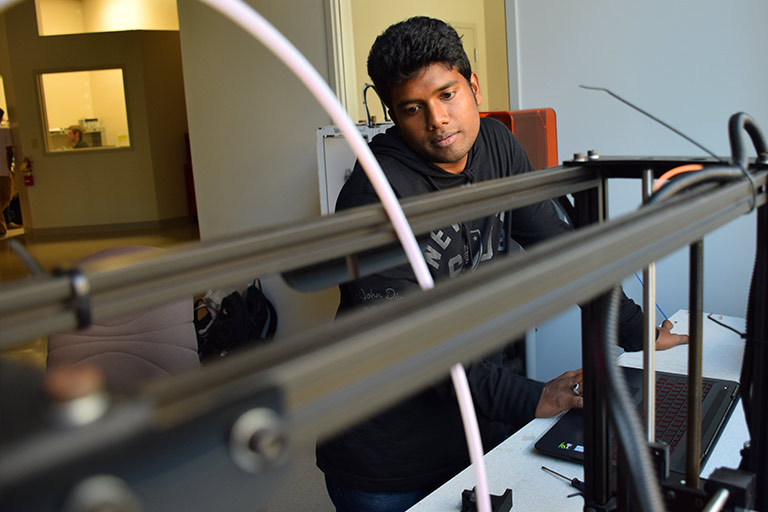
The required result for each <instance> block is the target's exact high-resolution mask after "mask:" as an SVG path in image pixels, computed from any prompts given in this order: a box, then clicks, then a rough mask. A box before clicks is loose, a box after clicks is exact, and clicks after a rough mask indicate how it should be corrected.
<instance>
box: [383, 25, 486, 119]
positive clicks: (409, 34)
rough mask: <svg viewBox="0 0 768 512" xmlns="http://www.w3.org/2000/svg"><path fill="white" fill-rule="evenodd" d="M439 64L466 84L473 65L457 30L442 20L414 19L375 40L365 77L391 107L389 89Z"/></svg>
mask: <svg viewBox="0 0 768 512" xmlns="http://www.w3.org/2000/svg"><path fill="white" fill-rule="evenodd" d="M435 62H442V63H443V64H445V65H446V66H447V67H449V68H456V70H457V71H458V72H459V73H461V74H462V76H464V78H466V79H467V82H469V80H470V77H471V76H472V66H471V65H470V63H469V59H468V58H467V53H466V52H465V51H464V47H463V46H462V44H461V38H460V37H459V34H458V33H456V30H455V29H454V28H453V27H451V26H450V25H448V24H447V23H445V22H444V21H441V20H436V19H434V18H427V17H425V16H416V17H413V18H410V19H407V20H405V21H401V22H400V23H396V24H394V25H392V26H390V27H389V28H388V29H387V30H385V31H384V32H383V33H382V34H381V35H380V36H379V37H377V38H376V41H374V43H373V46H372V47H371V52H370V53H369V54H368V75H369V76H370V77H371V79H373V85H374V86H375V87H376V92H378V93H379V96H380V97H381V99H382V101H384V103H385V104H386V105H387V106H388V107H389V108H392V88H393V87H395V86H398V85H400V84H403V83H405V82H407V81H408V80H410V79H412V78H414V77H415V76H416V75H418V74H419V72H420V71H421V69H422V68H424V67H426V66H429V65H430V64H432V63H435Z"/></svg>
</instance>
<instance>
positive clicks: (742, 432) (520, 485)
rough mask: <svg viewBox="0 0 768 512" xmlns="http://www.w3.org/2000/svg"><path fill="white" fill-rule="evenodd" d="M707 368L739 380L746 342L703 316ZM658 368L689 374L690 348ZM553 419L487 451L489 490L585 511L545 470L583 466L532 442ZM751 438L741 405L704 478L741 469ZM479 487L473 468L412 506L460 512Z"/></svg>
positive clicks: (667, 354) (662, 356)
mask: <svg viewBox="0 0 768 512" xmlns="http://www.w3.org/2000/svg"><path fill="white" fill-rule="evenodd" d="M715 318H716V319H717V320H718V321H720V322H723V323H725V324H727V325H730V326H732V327H734V328H735V329H737V330H739V331H740V332H744V331H745V321H744V319H740V318H734V317H723V316H719V315H716V316H715ZM670 320H671V321H672V322H673V323H675V326H676V327H675V328H674V329H673V332H680V333H685V332H687V331H688V311H685V310H681V311H678V312H677V313H675V314H674V315H672V316H671V317H670ZM703 326H704V332H703V339H704V352H703V358H702V359H703V370H702V373H703V375H704V376H705V377H715V378H721V379H729V380H735V381H738V380H739V372H740V369H741V359H742V354H743V351H744V343H743V340H741V338H740V337H739V336H738V334H736V333H734V332H732V331H730V330H728V329H726V328H725V327H721V326H719V325H717V324H716V323H714V322H712V321H711V320H708V319H707V318H706V315H704V320H703ZM619 361H620V363H621V364H622V365H624V366H633V367H642V353H640V352H634V353H626V354H622V356H621V357H620V358H619ZM656 369H657V370H660V371H667V372H676V373H687V372H688V347H687V345H683V346H677V347H674V348H672V349H669V350H666V351H662V352H656ZM556 420H557V417H555V418H537V419H535V420H533V421H532V422H530V423H529V424H528V425H526V426H525V427H523V428H522V429H521V430H519V431H517V432H516V433H515V435H513V436H512V437H510V438H509V439H507V440H506V441H504V442H503V443H501V444H500V445H499V446H497V447H496V448H494V449H493V450H491V451H490V452H489V453H487V454H486V455H485V457H484V458H483V460H484V461H485V465H486V472H487V474H488V488H489V491H490V492H491V494H496V495H500V494H503V493H504V491H505V490H506V489H507V488H509V489H512V501H513V503H514V505H513V510H532V511H535V510H542V511H550V510H558V511H568V510H573V511H579V512H580V511H581V510H583V506H584V500H583V499H582V498H581V497H578V496H576V497H573V498H566V496H568V495H569V494H572V493H574V492H576V489H574V488H573V487H571V486H570V485H569V483H568V482H566V481H565V480H563V479H560V478H557V477H555V476H553V475H550V474H549V473H547V472H545V471H543V470H542V469H541V466H547V467H548V468H551V469H553V470H555V471H557V472H558V473H562V474H563V475H566V476H568V477H571V478H572V477H578V478H579V479H583V478H584V467H583V466H582V465H581V464H578V463H575V462H568V461H564V460H558V459H554V458H552V457H547V456H544V455H541V454H539V453H538V452H536V451H535V450H534V448H533V445H534V443H536V441H537V440H538V439H539V437H541V436H542V435H543V434H544V432H546V431H547V430H548V429H549V427H551V426H552V425H553V424H554V423H555V421H556ZM748 438H749V434H748V431H747V426H746V422H745V420H744V412H743V409H742V407H741V405H740V404H739V405H738V406H737V408H736V410H735V411H734V412H733V415H732V416H731V419H730V421H729V422H728V425H726V428H725V430H724V431H723V434H722V435H721V436H720V439H719V440H718V442H717V445H715V448H714V450H713V452H712V454H711V455H710V457H709V460H708V461H707V464H706V465H705V466H704V467H703V468H702V471H701V476H702V477H704V478H706V477H707V476H709V475H710V474H711V473H712V471H714V470H715V469H716V468H718V467H722V466H725V467H731V468H735V467H738V464H739V462H740V461H741V456H740V455H739V450H741V448H742V446H743V444H744V441H746V440H747V439H748ZM474 486H475V479H474V473H473V472H472V468H467V469H465V470H464V471H462V472H461V473H459V474H458V475H456V476H455V477H454V478H452V479H451V480H449V481H448V482H446V483H445V484H444V485H443V486H441V487H440V488H439V489H437V490H436V491H435V492H433V493H432V494H430V495H429V496H427V497H426V498H424V499H423V500H422V501H420V502H419V503H417V504H416V505H414V506H413V507H412V508H411V509H410V510H411V511H412V512H426V511H458V510H461V492H462V491H463V490H464V489H472V488H473V487H474Z"/></svg>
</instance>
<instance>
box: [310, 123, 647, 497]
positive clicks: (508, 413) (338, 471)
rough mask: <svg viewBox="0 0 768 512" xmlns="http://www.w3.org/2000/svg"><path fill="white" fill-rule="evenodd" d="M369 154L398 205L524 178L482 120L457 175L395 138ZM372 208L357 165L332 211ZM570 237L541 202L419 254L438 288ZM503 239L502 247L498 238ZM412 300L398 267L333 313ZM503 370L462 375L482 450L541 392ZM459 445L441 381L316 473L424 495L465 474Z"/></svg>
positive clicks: (359, 283) (631, 322)
mask: <svg viewBox="0 0 768 512" xmlns="http://www.w3.org/2000/svg"><path fill="white" fill-rule="evenodd" d="M370 147H371V150H372V151H373V153H374V155H375V156H376V158H377V160H378V161H379V163H380V164H381V167H382V169H383V171H384V174H385V175H386V177H387V179H388V180H389V182H390V185H391V186H392V189H393V190H394V192H395V195H396V196H397V197H398V199H402V198H405V197H410V196H416V195H421V194H426V193H430V192H436V191H440V190H445V189H449V188H453V187H458V186H464V185H469V184H472V183H478V182H482V181H487V180H491V179H496V178H501V177H506V176H511V175H516V174H522V173H526V172H532V171H533V169H532V167H531V164H530V162H529V160H528V157H527V155H526V154H525V151H524V150H523V148H522V146H520V144H519V142H518V141H517V139H516V138H515V137H514V136H513V135H512V133H511V132H510V131H509V130H508V129H507V128H506V127H505V126H504V125H503V124H501V123H500V122H498V121H496V120H495V119H491V118H482V119H481V123H480V132H479V134H478V137H477V139H476V141H475V143H474V144H473V146H472V148H471V149H470V151H469V154H468V159H467V164H466V167H465V169H464V171H463V172H461V173H459V174H452V173H449V172H447V171H444V170H443V169H441V168H439V167H437V166H436V165H433V164H431V163H427V162H424V161H423V160H422V159H421V158H419V157H418V156H417V155H416V154H415V153H414V152H413V151H412V150H411V149H410V148H409V147H408V145H407V144H406V143H405V141H403V139H402V138H401V137H400V136H399V134H398V132H397V129H396V128H390V129H389V130H387V132H386V134H382V135H378V136H376V137H375V138H374V139H373V141H372V142H371V144H370ZM378 201H379V199H378V196H377V195H376V192H375V191H374V189H373V186H372V185H371V183H370V181H369V180H368V178H367V176H366V174H365V172H364V171H363V170H362V168H361V167H360V165H359V164H357V165H356V166H355V169H354V171H353V172H352V174H351V176H350V178H349V180H348V181H347V183H346V184H345V185H344V187H343V188H342V190H341V192H340V194H339V198H338V201H337V203H336V210H337V211H338V210H342V209H347V208H352V207H355V206H361V205H365V204H370V203H374V202H378ZM505 215H508V216H509V217H508V218H507V219H505V218H504V217H505ZM505 220H506V221H507V222H506V229H505ZM570 229H571V226H570V225H569V224H568V222H567V221H565V220H563V217H561V216H560V215H559V214H558V211H557V209H556V207H555V205H554V203H553V202H552V201H543V202H541V203H537V204H533V205H530V206H526V207H524V208H520V209H517V210H514V211H512V212H506V213H500V214H498V215H492V216H488V217H484V218H481V219H478V220H474V221H469V222H463V223H459V224H456V225H453V226H448V227H446V228H443V229H439V230H435V231H433V232H432V233H430V236H429V239H428V241H427V244H426V246H424V244H422V247H423V253H424V256H425V259H426V261H427V265H428V268H429V269H430V272H431V273H432V277H433V278H434V280H435V281H436V282H439V281H440V280H441V279H444V278H446V277H455V276H456V275H458V274H460V273H462V272H471V271H472V270H473V269H474V268H476V267H477V265H479V264H480V263H483V262H486V261H490V260H492V259H493V258H495V257H496V256H498V255H499V254H501V253H504V252H506V251H512V250H514V249H512V248H517V247H520V246H522V247H523V248H525V247H529V246H530V245H532V244H534V243H536V242H539V241H541V240H545V239H547V238H551V237H553V236H555V235H557V234H560V233H564V232H566V231H569V230H570ZM506 230H508V231H509V233H510V238H507V237H506V236H504V233H505V232H506ZM518 250H519V249H518ZM414 290H418V284H417V282H416V278H415V276H414V274H413V271H412V270H411V269H410V267H409V266H408V265H403V266H400V267H397V268H393V269H390V270H388V271H385V272H382V273H380V274H376V275H373V276H368V277H363V278H360V279H358V280H356V281H354V282H350V283H345V284H342V285H341V286H340V291H341V302H340V306H339V312H340V313H342V312H344V311H345V310H348V309H351V308H356V307H361V306H364V305H370V304H373V303H376V302H378V301H381V300H393V299H396V298H398V297H399V296H402V295H404V294H406V293H409V292H412V291H414ZM620 322H621V329H620V330H621V331H622V334H624V333H631V335H630V336H629V337H627V336H623V339H622V341H623V343H622V345H623V346H625V347H626V348H631V349H634V350H638V349H639V347H638V345H640V346H641V343H642V339H641V336H642V314H641V312H640V308H639V307H638V306H637V305H636V304H634V303H632V302H631V301H630V300H629V299H626V298H625V301H624V304H623V307H622V311H621V318H620ZM635 332H637V333H638V334H637V335H635V334H634V333H635ZM510 341H512V340H510ZM504 363H505V359H504V354H503V353H501V352H500V353H498V354H495V355H493V356H490V357H487V358H485V359H483V360H481V361H478V362H476V363H473V364H471V365H469V367H468V368H467V377H468V380H469V384H470V389H471V391H472V397H473V401H474V404H475V409H476V410H477V415H478V422H479V425H480V430H481V433H482V436H483V446H484V448H485V449H486V450H489V449H491V448H493V447H494V446H495V445H496V444H498V443H499V442H500V441H501V440H502V439H503V438H504V436H505V435H509V434H510V433H511V432H513V431H514V430H516V429H517V428H519V427H521V426H523V425H525V424H526V423H527V422H529V421H530V420H531V419H533V417H534V415H535V412H536V406H537V405H538V402H539V398H540V396H541V392H542V390H543V388H544V383H541V382H537V381H533V380H531V379H528V378H526V377H524V376H522V375H519V374H517V373H516V372H515V371H514V370H513V369H512V368H511V367H510V366H509V365H505V364H504ZM465 439H466V438H465V436H464V433H463V428H462V423H461V418H460V415H459V409H458V404H457V401H456V397H455V394H454V392H453V389H452V386H451V383H450V379H445V380H443V381H441V382H439V383H436V384H435V385H434V386H432V387H430V388H428V389H426V390H424V391H422V392H419V393H417V394H416V395H414V396H412V397H410V398H408V399H406V400H404V401H403V402H400V403H399V404H397V405H395V406H393V407H391V408H390V409H388V410H386V411H385V412H383V413H381V414H379V415H377V416H375V417H373V418H371V419H368V420H366V421H364V422H362V423H360V424H358V425H356V426H355V427H352V428H351V429H348V430H347V431H345V432H342V433H340V434H339V435H337V436H335V437H334V438H332V439H330V440H329V441H327V442H325V443H323V444H321V445H318V448H317V464H318V466H319V467H320V469H322V470H323V472H325V474H326V475H327V476H328V477H329V478H331V479H332V480H334V481H335V482H336V483H338V484H340V485H344V486H347V487H351V488H356V489H360V490H365V491H371V492H404V491H411V490H417V489H433V488H436V487H438V486H439V485H441V484H442V483H443V482H445V481H446V480H448V479H450V478H451V477H452V476H453V475H455V474H456V473H458V472H459V471H461V470H463V469H464V468H465V467H466V466H467V465H468V464H469V456H468V453H467V447H466V440H465Z"/></svg>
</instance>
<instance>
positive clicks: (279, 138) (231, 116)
mask: <svg viewBox="0 0 768 512" xmlns="http://www.w3.org/2000/svg"><path fill="white" fill-rule="evenodd" d="M248 3H249V4H250V5H252V6H254V7H255V8H256V9H257V10H258V11H259V12H260V13H261V14H262V15H263V16H265V17H266V18H267V19H268V20H269V21H270V22H271V23H273V24H274V25H275V26H276V27H277V28H278V30H280V31H282V32H283V34H284V35H285V36H286V37H287V38H288V39H289V40H290V41H291V42H292V43H293V44H294V45H296V47H297V48H298V49H299V51H301V52H302V53H303V54H304V56H305V57H306V58H307V59H308V60H309V61H310V62H311V63H312V64H313V65H314V66H315V67H316V68H317V69H318V71H319V72H320V73H321V75H323V76H325V77H327V76H328V57H327V51H326V49H327V45H326V35H325V22H324V19H325V14H324V10H323V2H320V1H317V0H301V1H293V2H283V1H280V0H250V1H249V2H248ZM179 25H180V27H181V43H182V63H183V68H184V83H185V91H186V99H187V114H188V123H189V131H190V144H191V150H192V166H193V172H194V179H195V193H196V196H197V210H198V219H199V225H200V236H201V239H202V240H203V241H207V240H211V239H215V238H219V237H226V236H232V235H236V234H238V233H242V232H246V231H253V230H258V229H262V228H268V227H274V226H276V225H280V224H296V223H299V222H301V221H302V220H304V219H309V218H313V217H318V216H319V215H320V194H319V192H318V180H317V157H316V131H317V129H318V128H319V127H320V126H324V125H327V124H330V118H329V116H328V115H326V114H325V112H324V111H323V110H322V109H321V107H320V106H319V105H318V103H317V102H316V101H315V100H314V99H313V98H312V96H311V95H310V94H309V92H307V91H306V89H305V88H304V86H303V85H301V83H300V82H299V81H298V80H297V79H296V78H295V77H294V76H293V75H292V74H291V72H290V71H288V70H287V68H285V66H284V65H283V64H282V63H281V62H279V61H278V60H277V59H276V58H275V57H274V56H272V55H271V54H270V53H268V51H267V50H266V49H265V48H264V47H263V46H262V45H261V44H260V43H259V42H258V41H256V40H255V39H253V38H252V37H251V36H250V35H247V34H246V33H245V32H244V31H243V30H242V29H240V28H239V27H236V26H235V25H234V24H233V23H232V22H230V21H229V20H227V19H224V18H223V17H222V16H221V15H219V14H218V13H216V12H214V11H213V10H211V9H210V8H209V7H207V6H205V5H203V4H202V3H201V2H196V1H182V2H179ZM254 277H257V276H254ZM262 277H263V276H262ZM264 288H265V291H266V293H267V295H268V296H269V297H270V298H271V299H273V300H274V302H275V306H276V307H277V310H278V312H279V316H280V321H279V326H278V335H279V336H280V335H284V334H288V333H291V332H295V331H299V330H303V329H305V328H308V327H312V326H314V325H317V323H318V322H326V321H330V320H331V319H332V318H333V314H334V312H335V310H336V307H337V305H338V291H337V290H336V289H335V288H334V289H330V290H328V291H326V292H322V293H319V294H305V293H298V292H294V291H292V290H291V289H289V288H288V287H287V286H286V285H284V284H283V282H282V280H281V279H280V278H272V279H269V280H267V281H266V282H264Z"/></svg>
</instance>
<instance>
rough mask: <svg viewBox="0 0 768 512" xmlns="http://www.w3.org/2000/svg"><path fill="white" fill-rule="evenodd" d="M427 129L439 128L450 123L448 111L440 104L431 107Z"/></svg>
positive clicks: (436, 103) (428, 110) (433, 104)
mask: <svg viewBox="0 0 768 512" xmlns="http://www.w3.org/2000/svg"><path fill="white" fill-rule="evenodd" d="M427 112H428V115H427V129H430V130H432V129H434V128H439V127H440V126H443V125H445V124H447V123H448V120H449V118H448V110H447V109H446V108H445V105H443V104H442V103H440V102H435V103H432V104H430V105H429V107H428V109H427Z"/></svg>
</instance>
